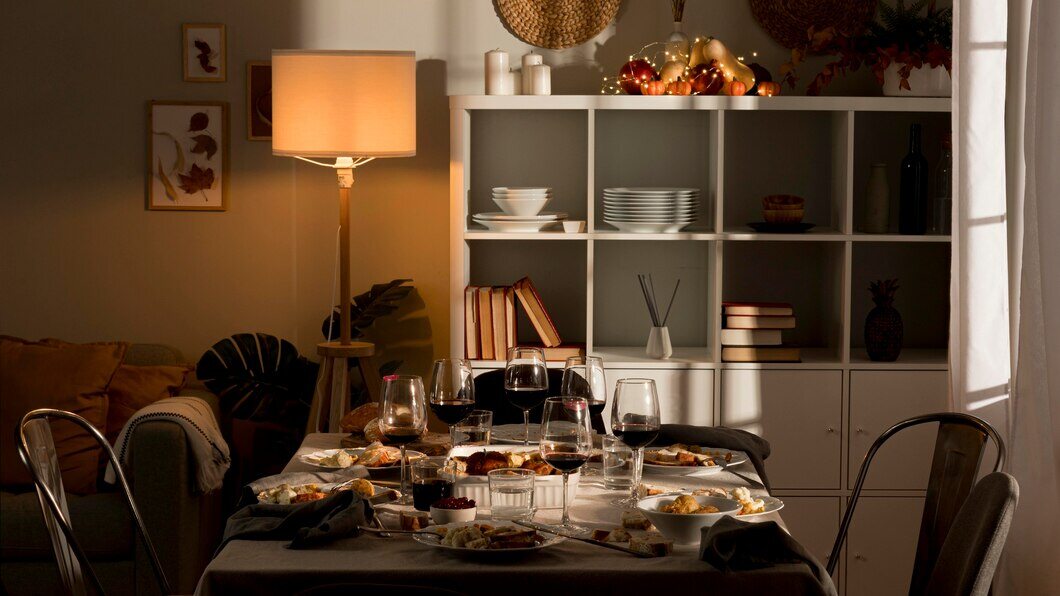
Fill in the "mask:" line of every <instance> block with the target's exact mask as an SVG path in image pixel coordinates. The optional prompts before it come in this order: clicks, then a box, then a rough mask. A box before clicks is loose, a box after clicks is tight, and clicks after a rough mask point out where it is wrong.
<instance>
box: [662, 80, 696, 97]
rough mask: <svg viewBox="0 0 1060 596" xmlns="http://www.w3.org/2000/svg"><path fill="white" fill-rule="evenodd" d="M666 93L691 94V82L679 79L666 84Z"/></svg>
mask: <svg viewBox="0 0 1060 596" xmlns="http://www.w3.org/2000/svg"><path fill="white" fill-rule="evenodd" d="M666 94H667V95H692V83H689V82H688V81H682V80H680V79H678V80H676V81H674V82H672V83H667V84H666Z"/></svg>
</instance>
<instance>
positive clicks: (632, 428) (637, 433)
mask: <svg viewBox="0 0 1060 596" xmlns="http://www.w3.org/2000/svg"><path fill="white" fill-rule="evenodd" d="M611 430H612V431H614V433H615V436H616V437H618V438H620V439H622V442H623V443H625V444H626V445H629V446H630V447H632V448H634V449H637V448H639V447H644V446H645V445H647V444H649V443H651V442H652V441H654V440H655V437H658V436H659V427H658V426H657V425H655V426H649V425H647V424H616V425H614V426H613V427H612V429H611Z"/></svg>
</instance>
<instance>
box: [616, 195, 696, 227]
mask: <svg viewBox="0 0 1060 596" xmlns="http://www.w3.org/2000/svg"><path fill="white" fill-rule="evenodd" d="M698 218H699V189H698V188H668V187H651V188H647V187H645V188H625V187H622V188H605V189H604V221H605V222H607V223H609V224H611V225H613V226H615V227H616V228H618V229H619V230H622V231H623V232H647V233H659V232H677V231H680V230H681V229H682V228H684V227H686V226H688V225H689V224H691V223H694V222H695V221H696V219H698Z"/></svg>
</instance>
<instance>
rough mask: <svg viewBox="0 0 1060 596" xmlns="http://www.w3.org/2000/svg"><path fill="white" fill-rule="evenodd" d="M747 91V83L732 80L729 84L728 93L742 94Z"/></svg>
mask: <svg viewBox="0 0 1060 596" xmlns="http://www.w3.org/2000/svg"><path fill="white" fill-rule="evenodd" d="M746 93H747V84H746V83H744V82H742V81H733V82H732V84H731V85H730V86H729V95H744V94H746Z"/></svg>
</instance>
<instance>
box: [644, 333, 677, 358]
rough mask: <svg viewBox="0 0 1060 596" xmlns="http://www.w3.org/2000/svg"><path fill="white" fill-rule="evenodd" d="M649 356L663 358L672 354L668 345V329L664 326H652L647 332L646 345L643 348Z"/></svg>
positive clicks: (672, 348)
mask: <svg viewBox="0 0 1060 596" xmlns="http://www.w3.org/2000/svg"><path fill="white" fill-rule="evenodd" d="M644 351H645V353H646V354H648V357H649V358H658V359H665V358H669V357H670V356H673V355H674V347H673V346H672V345H670V330H669V329H667V328H666V327H652V328H651V331H650V332H648V347H647V349H645V350H644Z"/></svg>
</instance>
